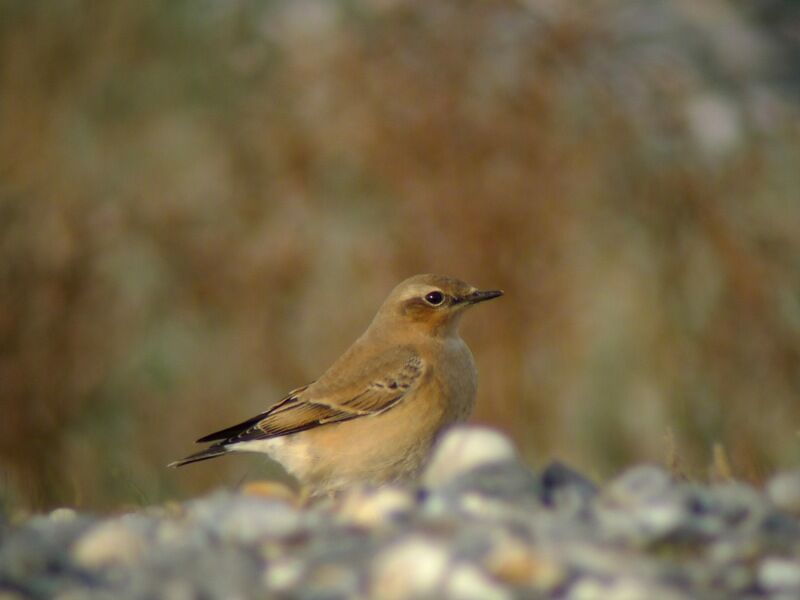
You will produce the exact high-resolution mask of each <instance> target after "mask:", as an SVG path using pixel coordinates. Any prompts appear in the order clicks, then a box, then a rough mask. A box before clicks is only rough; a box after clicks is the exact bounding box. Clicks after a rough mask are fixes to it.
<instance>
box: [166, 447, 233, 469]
mask: <svg viewBox="0 0 800 600" xmlns="http://www.w3.org/2000/svg"><path fill="white" fill-rule="evenodd" d="M228 452H229V451H228V450H227V449H226V448H225V446H222V445H215V446H211V447H210V448H206V449H205V450H201V451H200V452H195V453H194V454H190V455H189V456H187V457H186V458H182V459H181V460H176V461H175V462H171V463H169V464H168V465H167V466H168V467H170V468H173V469H175V468H177V467H182V466H183V465H188V464H189V463H193V462H198V461H201V460H208V459H209V458H216V457H217V456H222V455H223V454H227V453H228Z"/></svg>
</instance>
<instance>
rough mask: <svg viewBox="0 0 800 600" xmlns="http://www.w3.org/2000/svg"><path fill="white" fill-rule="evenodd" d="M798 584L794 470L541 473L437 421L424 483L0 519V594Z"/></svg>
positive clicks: (781, 591) (637, 590) (263, 490)
mask: <svg viewBox="0 0 800 600" xmlns="http://www.w3.org/2000/svg"><path fill="white" fill-rule="evenodd" d="M52 597H56V598H60V599H63V600H66V599H68V598H69V599H72V598H143V599H144V598H168V599H174V600H184V599H187V600H188V599H194V598H226V599H231V598H264V597H279V598H281V597H291V598H319V599H323V598H331V599H333V598H387V599H392V598H464V599H471V598H475V599H505V598H509V599H511V598H569V599H576V600H577V599H581V600H583V599H586V600H588V599H598V600H614V599H638V598H648V599H649V600H657V599H676V600H677V599H683V598H708V599H713V598H720V599H723V598H754V599H755V598H776V599H777V598H780V599H785V600H790V599H792V600H796V599H797V598H800V471H797V472H793V473H786V474H782V475H778V476H776V477H774V478H773V479H772V480H771V481H770V482H769V483H768V485H767V486H766V487H765V489H764V490H763V491H762V490H756V489H754V488H752V487H749V486H747V485H744V484H741V483H724V484H716V485H700V484H696V483H686V482H679V481H676V480H674V479H673V478H672V477H671V476H670V474H669V473H668V472H667V471H665V470H663V469H661V468H658V467H655V466H638V467H635V468H632V469H630V470H628V471H626V472H624V473H622V474H621V475H620V476H618V477H617V478H616V479H614V480H612V481H610V482H609V483H608V484H606V485H604V486H602V487H601V488H598V487H596V486H595V485H594V484H593V483H591V482H590V481H589V480H587V479H586V478H584V477H583V476H581V475H580V474H578V473H576V472H574V471H572V470H570V469H568V468H566V467H564V466H561V465H558V464H553V465H551V466H549V467H548V468H546V469H545V470H544V471H543V472H542V473H541V474H538V475H537V474H534V473H532V472H531V471H530V470H528V469H527V468H526V467H525V466H523V465H522V464H521V463H520V462H518V461H517V459H516V457H515V455H514V452H513V449H512V447H511V446H510V444H509V443H508V442H507V441H506V440H505V439H504V438H503V437H501V436H500V435H499V434H496V433H494V432H490V431H487V430H483V429H476V428H462V429H458V430H455V431H453V432H451V433H450V434H449V435H448V436H447V437H445V439H444V441H443V443H442V444H441V445H440V447H439V448H438V450H437V452H436V454H435V456H434V459H433V460H432V461H431V464H430V466H429V468H428V469H427V471H426V472H425V474H424V477H423V479H422V482H421V483H420V485H419V486H418V487H400V486H388V487H383V488H379V489H353V490H350V491H349V492H347V493H345V494H343V495H342V496H340V497H337V498H333V499H325V500H323V501H318V502H314V503H310V504H307V505H303V504H302V503H301V502H299V501H298V500H297V499H296V498H295V497H293V496H292V495H291V494H289V493H288V492H287V490H285V488H280V487H277V486H274V485H270V484H266V483H265V484H253V485H250V486H248V487H247V488H246V489H244V490H241V491H238V492H230V491H221V492H217V493H214V494H212V495H210V496H207V497H204V498H199V499H197V500H193V501H190V502H187V503H185V504H181V505H174V506H163V507H153V508H149V509H146V510H142V511H139V512H135V513H130V514H125V515H122V516H113V517H106V518H96V517H91V516H88V515H83V514H78V513H76V512H74V511H72V510H70V509H59V510H56V511H53V512H52V513H50V514H48V515H43V516H38V517H34V518H32V519H29V520H28V521H26V522H23V523H18V524H13V525H12V524H8V523H5V524H2V526H0V598H1V599H2V600H11V599H16V598H52Z"/></svg>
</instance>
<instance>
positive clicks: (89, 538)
mask: <svg viewBox="0 0 800 600" xmlns="http://www.w3.org/2000/svg"><path fill="white" fill-rule="evenodd" d="M144 550H145V542H144V540H143V539H142V538H141V537H140V536H139V535H138V534H137V533H136V532H134V531H132V530H131V529H130V527H127V526H126V525H125V524H124V523H122V522H120V521H119V520H116V521H107V522H105V523H102V524H101V525H98V526H96V527H94V528H92V529H90V530H89V531H88V532H86V533H85V534H84V535H83V536H82V537H81V538H80V539H79V540H78V541H77V542H76V543H75V545H74V546H73V548H72V556H73V558H74V560H75V562H76V563H78V564H79V565H81V566H83V567H87V568H100V567H106V566H111V565H116V564H131V563H133V562H135V561H136V560H138V559H139V557H140V556H141V555H142V553H143V552H144Z"/></svg>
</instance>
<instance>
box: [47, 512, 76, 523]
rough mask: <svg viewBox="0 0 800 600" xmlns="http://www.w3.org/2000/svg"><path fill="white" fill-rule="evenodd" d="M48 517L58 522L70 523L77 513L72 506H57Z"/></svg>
mask: <svg viewBox="0 0 800 600" xmlns="http://www.w3.org/2000/svg"><path fill="white" fill-rule="evenodd" d="M48 518H49V519H50V520H51V521H55V522H57V523H69V522H72V521H74V520H75V519H76V518H77V513H76V512H75V511H74V510H72V509H71V508H56V509H55V510H52V511H50V514H49V515H48Z"/></svg>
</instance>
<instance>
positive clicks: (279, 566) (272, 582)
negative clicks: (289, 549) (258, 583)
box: [264, 556, 305, 592]
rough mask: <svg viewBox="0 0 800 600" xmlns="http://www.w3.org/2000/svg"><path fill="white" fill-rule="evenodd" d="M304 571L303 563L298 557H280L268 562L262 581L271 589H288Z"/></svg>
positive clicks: (296, 582)
mask: <svg viewBox="0 0 800 600" xmlns="http://www.w3.org/2000/svg"><path fill="white" fill-rule="evenodd" d="M304 573H305V565H304V563H303V561H302V560H300V559H299V558H296V557H291V556H289V557H285V558H280V559H277V560H273V561H270V562H269V563H268V565H267V571H266V573H265V575H264V582H265V583H266V585H267V586H268V587H269V588H270V589H272V590H275V591H278V592H281V591H288V590H290V589H292V588H293V587H294V586H296V585H297V584H298V583H299V582H300V580H301V579H302V577H303V574H304Z"/></svg>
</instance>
